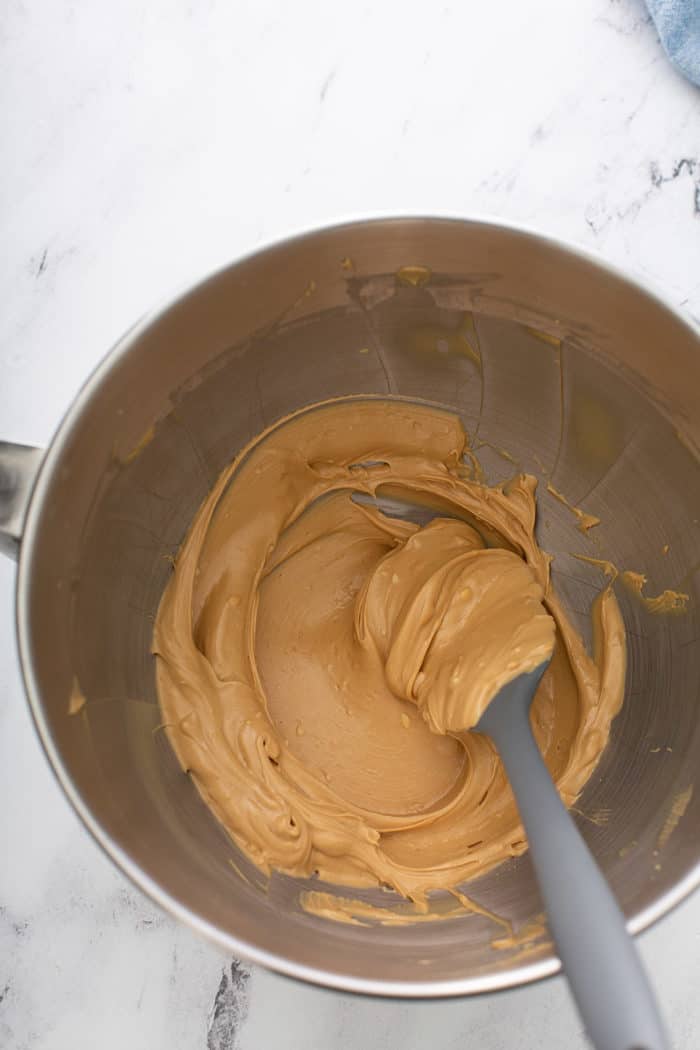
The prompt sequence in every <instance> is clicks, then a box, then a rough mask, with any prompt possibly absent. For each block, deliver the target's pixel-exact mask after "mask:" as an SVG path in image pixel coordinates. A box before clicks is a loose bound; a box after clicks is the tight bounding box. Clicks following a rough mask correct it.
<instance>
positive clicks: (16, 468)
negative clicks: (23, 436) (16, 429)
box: [0, 441, 44, 558]
mask: <svg viewBox="0 0 700 1050" xmlns="http://www.w3.org/2000/svg"><path fill="white" fill-rule="evenodd" d="M43 458H44V450H43V449H42V448H35V447H34V446H33V445H14V444H12V443H11V442H9V441H0V553H2V554H7V555H8V556H9V557H10V558H17V556H18V554H19V545H20V540H21V539H22V530H23V528H24V519H25V517H26V514H27V508H28V507H29V500H30V499H31V495H32V489H33V488H34V482H35V480H36V477H37V474H38V473H39V467H40V466H41V461H42V460H43Z"/></svg>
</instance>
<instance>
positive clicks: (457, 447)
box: [153, 398, 625, 903]
mask: <svg viewBox="0 0 700 1050" xmlns="http://www.w3.org/2000/svg"><path fill="white" fill-rule="evenodd" d="M466 451H467V446H466V436H465V433H464V430H463V428H462V426H461V424H460V422H459V420H458V418H457V417H456V416H454V415H452V414H450V413H448V412H446V411H443V410H440V409H437V408H434V407H431V406H427V405H420V404H413V403H408V402H404V401H400V400H382V399H366V398H350V399H344V400H342V401H335V402H327V403H324V404H322V405H316V406H310V407H309V408H308V409H305V410H303V411H301V412H298V413H297V414H295V415H293V416H291V417H289V418H287V419H285V420H283V421H281V422H280V423H278V424H275V425H274V426H272V427H270V428H269V429H268V430H267V431H266V432H265V433H264V434H262V435H260V436H259V437H258V438H256V439H255V440H254V441H252V442H251V443H250V445H249V446H248V447H247V448H245V449H244V450H243V451H242V452H241V454H240V455H239V456H238V457H237V459H236V460H235V462H234V463H233V464H231V466H230V467H228V468H227V469H226V470H225V471H224V472H223V474H222V475H221V476H220V478H219V480H218V481H217V483H216V485H215V486H214V489H213V490H212V492H211V493H210V494H209V496H208V497H207V499H206V500H205V502H204V503H203V505H202V506H201V508H200V510H199V512H198V513H197V515H196V517H195V520H194V522H193V524H192V526H191V528H190V531H189V533H188V535H187V537H186V539H185V541H184V543H183V545H182V548H181V550H180V552H179V555H178V557H177V560H176V564H175V571H174V574H173V577H172V579H171V581H170V582H169V584H168V587H167V588H166V590H165V593H164V595H163V598H162V601H161V605H160V608H159V611H158V616H157V621H156V626H155V634H154V646H153V648H154V652H155V653H156V655H157V681H158V692H159V698H160V703H161V706H162V710H163V715H164V722H165V724H166V726H167V732H168V734H169V738H170V741H171V742H172V745H173V747H174V749H175V751H176V753H177V755H178V758H179V760H180V762H181V763H182V765H183V767H184V768H186V769H187V770H188V771H189V772H190V773H191V775H192V777H193V779H194V782H195V784H196V785H197V787H198V789H199V791H200V793H201V795H202V796H203V798H204V800H205V801H206V802H207V803H208V805H209V806H210V807H211V809H212V810H213V812H214V813H215V815H216V816H217V817H218V819H219V820H220V821H221V823H222V824H223V825H224V827H225V828H226V830H227V831H228V832H229V833H230V835H231V836H232V838H233V839H234V841H235V842H236V843H237V844H238V845H239V846H240V847H241V849H242V850H244V851H245V853H246V854H247V855H248V856H249V857H250V858H252V860H253V861H254V862H255V863H256V864H257V865H258V866H259V867H260V868H261V869H262V870H263V871H265V872H270V871H271V870H272V869H277V870H279V871H282V872H286V873H289V874H292V875H296V876H312V875H314V874H317V875H318V876H320V878H321V879H323V880H325V881H327V882H331V883H335V884H341V885H344V886H354V887H371V886H377V885H383V886H389V887H392V888H393V889H395V890H397V891H398V892H399V893H401V894H403V895H404V896H405V897H409V898H411V899H412V900H413V901H416V902H419V903H425V901H426V896H427V894H428V893H429V892H430V891H433V890H439V889H443V890H444V889H454V888H455V887H457V886H458V885H460V884H461V883H462V882H464V881H466V880H468V879H470V878H472V877H474V876H476V875H481V874H483V873H484V872H485V871H487V870H488V869H489V868H491V867H493V866H494V865H496V864H498V863H499V862H500V861H502V860H504V859H505V858H507V857H509V856H512V855H514V854H518V853H521V852H523V850H524V849H525V848H526V844H525V840H524V833H523V829H522V827H521V826H520V822H519V819H518V815H517V811H516V808H515V805H514V802H513V798H512V795H511V793H510V789H509V787H508V783H507V780H506V778H505V774H504V772H503V769H502V767H501V764H500V761H499V759H498V756H497V754H496V752H495V750H494V748H493V746H492V745H491V742H490V741H489V740H488V738H487V737H485V736H483V735H481V734H478V733H474V732H463V730H467V729H468V728H469V727H470V726H474V725H475V724H476V722H477V721H478V719H479V717H480V715H481V713H482V712H483V710H484V708H485V706H486V705H487V704H488V702H489V700H490V699H491V698H492V697H493V696H494V695H495V693H496V692H497V691H498V689H499V688H500V687H501V686H502V685H503V684H505V683H506V682H507V681H509V680H510V679H512V678H513V677H515V676H516V675H517V674H519V673H520V672H521V671H526V670H531V669H533V668H534V667H536V666H537V665H538V664H540V663H541V662H542V661H543V660H544V659H546V658H547V657H548V656H549V654H550V653H551V652H552V647H553V656H552V661H551V664H550V666H549V668H548V670H547V672H546V673H545V675H544V677H543V679H542V682H541V684H540V687H539V689H538V693H537V696H536V698H535V701H534V704H533V709H532V723H533V728H534V731H535V735H536V738H537V741H538V743H539V746H540V748H541V750H542V751H543V753H544V756H545V760H546V762H547V765H548V767H549V769H550V771H551V773H552V775H553V777H554V779H555V781H556V784H557V786H558V789H559V792H560V794H561V796H562V798H563V799H564V801H565V802H566V803H567V804H569V805H570V804H571V803H573V801H574V800H575V799H576V797H577V796H578V794H579V793H580V791H581V790H582V788H583V786H584V785H585V783H586V781H587V780H588V778H589V777H590V775H591V773H592V771H593V769H594V768H595V765H596V763H597V762H598V759H599V758H600V755H601V753H602V751H603V749H604V747H605V744H606V741H607V738H608V734H609V730H610V723H611V720H612V718H613V717H614V715H615V714H616V712H617V711H618V709H619V707H620V704H621V702H622V695H623V689H624V677H625V633H624V627H623V623H622V619H621V615H620V611H619V608H618V605H617V601H616V599H615V596H614V594H613V592H612V590H611V589H610V588H607V589H606V590H604V591H603V592H602V594H601V595H599V597H598V599H597V600H596V602H595V604H594V607H593V609H592V617H593V626H594V640H595V644H594V653H593V655H592V656H590V655H589V654H588V652H587V651H586V648H585V646H584V644H583V642H582V640H581V638H580V637H579V635H578V634H577V632H576V631H575V630H574V629H573V627H572V626H571V624H570V622H569V620H568V618H567V616H566V614H565V612H564V610H563V608H562V606H561V605H560V603H559V601H558V600H557V597H556V595H555V593H554V592H553V590H552V587H551V584H550V575H549V563H550V558H549V556H548V555H547V554H545V553H544V552H543V551H542V550H540V548H539V546H538V544H537V541H536V539H535V518H536V499H535V490H536V484H537V482H536V480H535V478H533V477H531V476H528V475H520V476H518V477H516V478H515V479H514V480H513V481H512V482H510V483H509V484H508V485H507V486H499V487H489V486H487V485H484V484H482V483H480V482H477V481H475V480H473V479H472V477H471V474H470V468H469V465H468V462H467V460H466V459H465V452H466ZM353 492H362V493H367V494H370V495H373V494H377V493H380V494H387V495H393V496H399V497H403V498H404V499H409V500H412V501H415V502H423V503H429V504H430V505H431V506H432V507H434V508H436V509H437V510H438V511H439V513H440V514H444V516H442V517H436V518H434V519H433V521H432V522H431V523H430V524H429V525H427V526H425V527H424V528H419V527H418V526H416V525H415V524H413V523H411V522H408V521H406V520H401V519H398V518H392V517H388V516H385V515H384V514H383V513H382V512H381V511H380V510H379V509H377V508H376V507H373V506H366V505H361V504H358V503H356V502H354V501H353V500H352V498H351V496H352V493H353Z"/></svg>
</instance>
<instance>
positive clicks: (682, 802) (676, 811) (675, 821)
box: [656, 784, 693, 849]
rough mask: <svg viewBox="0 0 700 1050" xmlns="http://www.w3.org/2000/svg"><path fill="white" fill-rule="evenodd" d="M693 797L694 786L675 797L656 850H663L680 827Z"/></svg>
mask: <svg viewBox="0 0 700 1050" xmlns="http://www.w3.org/2000/svg"><path fill="white" fill-rule="evenodd" d="M692 797H693V785H692V784H691V785H690V786H689V787H687V788H686V789H685V791H681V792H679V794H678V795H676V796H675V798H674V799H673V802H672V803H671V808H670V810H669V811H668V816H667V817H666V820H665V821H664V825H663V827H662V829H661V831H660V832H659V837H658V839H657V841H656V848H657V849H663V848H664V846H665V845H666V843H667V842H668V840H669V839H670V837H671V835H672V834H673V832H674V831H675V830H676V828H677V827H678V825H679V823H680V821H681V818H682V817H683V815H684V814H685V811H686V809H687V808H688V806H689V805H690V800H691V798H692Z"/></svg>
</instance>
